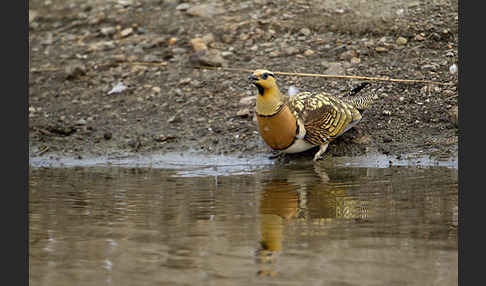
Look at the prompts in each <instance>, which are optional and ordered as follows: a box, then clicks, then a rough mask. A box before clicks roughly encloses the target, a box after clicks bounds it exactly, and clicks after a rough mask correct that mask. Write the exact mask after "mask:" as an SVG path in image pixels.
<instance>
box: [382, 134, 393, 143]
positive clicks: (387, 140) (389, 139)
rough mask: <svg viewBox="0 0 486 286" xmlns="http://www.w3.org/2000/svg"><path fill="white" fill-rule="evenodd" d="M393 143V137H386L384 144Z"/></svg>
mask: <svg viewBox="0 0 486 286" xmlns="http://www.w3.org/2000/svg"><path fill="white" fill-rule="evenodd" d="M392 141H393V139H392V138H391V137H388V136H385V137H384V138H383V143H390V142H392Z"/></svg>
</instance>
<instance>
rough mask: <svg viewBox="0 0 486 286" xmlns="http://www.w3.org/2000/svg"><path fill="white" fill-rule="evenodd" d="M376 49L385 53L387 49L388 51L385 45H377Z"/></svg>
mask: <svg viewBox="0 0 486 286" xmlns="http://www.w3.org/2000/svg"><path fill="white" fill-rule="evenodd" d="M375 51H377V52H379V53H384V52H386V51H388V50H387V49H386V48H385V47H376V48H375Z"/></svg>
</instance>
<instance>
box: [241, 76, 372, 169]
mask: <svg viewBox="0 0 486 286" xmlns="http://www.w3.org/2000/svg"><path fill="white" fill-rule="evenodd" d="M248 79H249V80H250V82H251V83H252V84H254V85H255V86H256V88H257V90H258V94H257V95H256V106H255V113H256V118H257V123H258V131H259V133H260V136H261V137H262V138H263V141H264V142H265V143H266V144H267V145H268V146H270V148H272V149H273V150H276V151H279V154H278V155H280V154H283V153H299V152H303V151H306V150H309V149H311V148H313V147H316V146H319V150H318V151H317V152H316V153H315V155H314V158H313V161H318V160H320V159H322V158H323V156H322V155H323V154H324V153H325V152H326V150H327V147H328V145H329V143H330V142H332V141H333V140H334V139H336V138H337V137H339V136H341V135H342V134H343V133H344V132H346V131H348V130H349V129H350V128H351V127H353V126H355V125H356V124H358V122H360V121H361V119H362V115H361V112H363V110H365V109H366V108H368V107H369V106H370V105H371V103H372V101H373V97H374V95H373V94H366V95H358V96H352V97H351V96H350V97H337V96H332V95H329V94H327V93H325V92H316V91H302V92H301V91H298V90H295V89H293V90H292V91H290V90H289V95H284V94H282V93H281V92H280V89H279V87H278V85H277V81H276V78H275V74H274V73H273V72H271V71H268V70H266V69H257V70H254V71H253V72H252V73H251V75H250V76H249V77H248ZM368 84H369V83H364V84H362V85H360V86H359V87H357V88H355V89H354V90H352V91H351V92H350V93H349V94H348V95H355V94H356V93H358V92H359V91H360V90H361V89H363V88H364V87H365V86H366V85H368Z"/></svg>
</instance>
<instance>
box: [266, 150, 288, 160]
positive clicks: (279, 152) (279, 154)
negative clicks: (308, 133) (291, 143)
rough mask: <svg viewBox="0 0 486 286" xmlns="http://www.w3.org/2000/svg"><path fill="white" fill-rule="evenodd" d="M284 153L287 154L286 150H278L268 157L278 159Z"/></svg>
mask: <svg viewBox="0 0 486 286" xmlns="http://www.w3.org/2000/svg"><path fill="white" fill-rule="evenodd" d="M284 154H285V153H284V152H281V151H278V152H277V153H275V154H272V155H270V156H269V157H268V159H276V158H278V157H280V156H282V155H284Z"/></svg>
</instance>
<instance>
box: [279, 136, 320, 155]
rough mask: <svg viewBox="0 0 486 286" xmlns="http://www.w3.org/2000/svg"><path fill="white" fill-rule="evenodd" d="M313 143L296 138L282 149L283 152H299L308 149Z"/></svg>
mask: <svg viewBox="0 0 486 286" xmlns="http://www.w3.org/2000/svg"><path fill="white" fill-rule="evenodd" d="M312 147H314V145H312V144H310V143H308V142H306V141H304V139H296V140H295V141H294V144H292V145H290V146H289V147H288V148H287V149H285V150H282V152H284V153H299V152H303V151H305V150H309V149H310V148H312Z"/></svg>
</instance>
